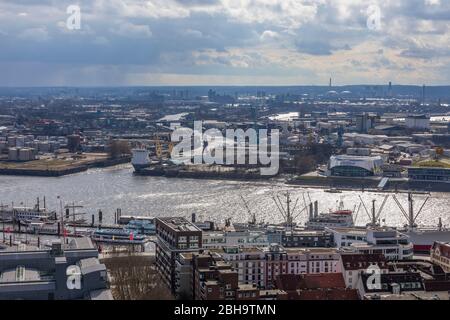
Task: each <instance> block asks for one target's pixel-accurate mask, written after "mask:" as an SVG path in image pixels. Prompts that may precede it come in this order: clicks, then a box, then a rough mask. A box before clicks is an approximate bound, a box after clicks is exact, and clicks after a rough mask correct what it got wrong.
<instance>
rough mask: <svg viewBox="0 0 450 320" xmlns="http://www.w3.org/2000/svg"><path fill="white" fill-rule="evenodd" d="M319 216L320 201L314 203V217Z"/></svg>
mask: <svg viewBox="0 0 450 320" xmlns="http://www.w3.org/2000/svg"><path fill="white" fill-rule="evenodd" d="M318 216H319V201H316V202H314V217H315V218H317V217H318Z"/></svg>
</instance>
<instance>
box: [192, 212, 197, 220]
mask: <svg viewBox="0 0 450 320" xmlns="http://www.w3.org/2000/svg"><path fill="white" fill-rule="evenodd" d="M191 219H192V223H195V222H196V220H197V219H196V214H195V212H193V213H192V217H191Z"/></svg>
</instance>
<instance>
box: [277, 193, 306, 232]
mask: <svg viewBox="0 0 450 320" xmlns="http://www.w3.org/2000/svg"><path fill="white" fill-rule="evenodd" d="M284 196H285V197H286V206H284V205H283V202H282V201H281V199H280V197H279V196H278V195H277V196H274V197H272V199H273V201H274V202H275V204H276V206H277V208H278V211H279V212H280V213H281V215H282V216H283V218H284V220H285V224H286V227H287V228H289V229H291V230H292V229H293V228H294V220H295V219H296V218H297V217H298V216H299V215H300V214H301V213H302V212H303V211H305V210H306V209H307V208H308V206H307V205H306V206H305V207H304V208H303V209H302V210H300V211H299V212H298V213H297V214H295V215H294V212H295V209H296V208H297V204H298V200H299V198H297V199H296V200H295V203H294V206H293V207H292V209H291V203H292V200H291V195H290V193H289V192H286V193H285V194H284ZM311 204H312V203H311Z"/></svg>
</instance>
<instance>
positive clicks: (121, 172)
mask: <svg viewBox="0 0 450 320" xmlns="http://www.w3.org/2000/svg"><path fill="white" fill-rule="evenodd" d="M283 191H289V192H290V193H291V195H292V197H296V198H299V199H300V204H299V207H301V208H303V206H304V205H302V200H303V195H304V196H305V199H306V201H307V202H309V197H310V198H311V200H312V201H316V200H317V201H319V206H320V210H321V211H323V212H326V211H328V210H330V209H335V208H336V207H337V203H338V202H339V201H341V200H342V201H343V203H344V205H345V207H346V208H347V209H350V210H355V211H356V209H355V208H357V206H358V204H359V202H360V199H359V196H361V198H362V199H363V201H364V202H365V203H366V204H367V205H368V204H369V203H371V201H372V200H377V206H380V205H381V203H382V202H383V199H384V197H385V196H386V193H383V192H361V191H343V192H342V193H336V194H330V193H326V190H322V189H315V188H303V187H298V186H291V185H286V184H285V183H284V181H283V180H281V179H280V180H277V179H274V180H270V181H258V182H254V181H253V182H246V181H230V180H205V179H177V178H165V177H151V176H136V175H133V168H132V167H131V165H119V166H115V167H110V168H94V169H90V170H88V171H86V172H81V173H76V174H73V175H68V176H64V177H58V178H48V177H45V178H44V177H20V176H1V177H0V202H2V203H3V204H4V205H11V204H12V202H13V203H14V205H16V206H19V205H22V206H33V205H34V204H35V202H36V198H37V197H40V198H41V199H42V198H43V197H44V196H45V197H46V205H47V207H48V209H49V210H55V211H57V212H59V210H60V200H61V201H62V202H63V204H71V203H75V204H77V205H82V206H84V211H85V212H86V217H85V218H86V219H87V220H89V219H90V216H91V215H92V214H97V212H98V211H99V210H102V212H103V221H104V222H105V223H113V222H114V212H115V211H116V210H117V209H118V208H120V209H121V210H122V213H123V214H124V215H130V214H132V215H140V216H152V217H167V216H184V217H186V218H189V217H190V216H191V214H192V213H194V212H195V213H196V214H197V216H198V217H199V219H203V220H211V221H215V222H217V223H224V222H225V220H226V219H228V218H231V220H232V221H233V222H247V221H248V220H249V219H250V217H249V214H248V212H247V210H246V208H245V205H244V203H243V201H242V197H243V198H244V199H245V201H246V202H247V203H248V204H249V205H250V206H251V208H252V210H251V211H252V212H253V213H254V214H255V215H256V218H257V219H258V220H259V221H265V222H270V223H281V222H283V217H282V216H280V213H279V211H278V210H277V208H276V204H275V203H274V201H273V196H274V195H277V194H280V193H282V192H283ZM57 197H59V199H58V198H57ZM397 197H398V199H399V201H400V202H401V203H402V205H403V206H404V207H406V206H407V195H406V194H402V193H400V194H398V195H397ZM425 197H426V195H420V194H419V195H416V196H415V200H416V202H415V208H416V210H418V209H419V208H420V206H421V204H422V202H423V200H425ZM449 207H450V196H449V194H448V193H437V192H436V193H431V198H430V199H429V201H428V202H427V204H426V205H425V207H424V208H423V211H422V213H421V214H420V216H419V217H418V219H417V220H418V224H419V225H421V226H436V225H437V224H438V222H439V218H442V224H443V225H444V226H447V227H448V226H450V211H449V209H448V208H449ZM307 218H308V212H307V210H305V211H304V212H303V213H302V214H301V215H300V216H299V217H298V218H297V220H296V222H297V223H299V224H301V225H303V224H304V223H305V222H306V220H307ZM355 218H356V225H365V224H367V223H368V222H369V221H370V218H369V217H368V215H367V214H366V212H365V211H364V209H362V208H361V209H360V211H359V213H358V214H357V215H355ZM380 219H381V224H382V225H389V226H395V227H401V226H404V225H405V224H406V223H407V222H406V221H405V219H404V217H403V216H402V213H401V212H400V210H399V208H398V206H397V205H396V203H395V202H394V200H393V199H392V198H390V199H388V201H387V202H386V205H385V207H384V210H383V212H382V213H381V216H380Z"/></svg>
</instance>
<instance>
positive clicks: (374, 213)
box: [358, 195, 389, 228]
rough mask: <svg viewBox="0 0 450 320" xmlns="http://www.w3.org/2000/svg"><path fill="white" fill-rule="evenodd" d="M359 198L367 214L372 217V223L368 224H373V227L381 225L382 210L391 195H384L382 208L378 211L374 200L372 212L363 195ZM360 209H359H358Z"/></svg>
mask: <svg viewBox="0 0 450 320" xmlns="http://www.w3.org/2000/svg"><path fill="white" fill-rule="evenodd" d="M359 199H360V200H361V204H362V206H363V207H364V210H365V211H366V214H367V216H368V217H369V219H370V223H369V224H368V226H371V227H373V228H376V227H379V226H380V222H379V221H380V215H381V212H383V209H384V206H385V205H386V202H387V200H388V199H389V196H388V195H387V196H386V197H384V200H383V203H382V204H381V206H380V208H379V209H378V212H377V210H376V205H375V204H376V200H372V210H371V213H369V210H368V209H367V207H366V204H365V203H364V201H363V199H362V198H361V196H359ZM358 211H359V209H358Z"/></svg>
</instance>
